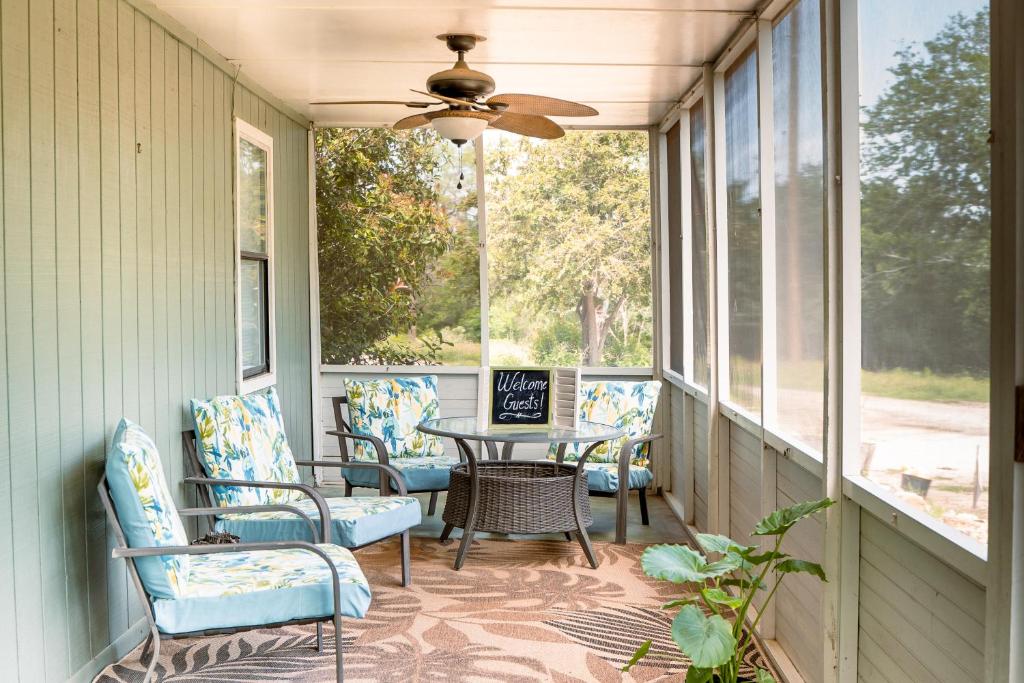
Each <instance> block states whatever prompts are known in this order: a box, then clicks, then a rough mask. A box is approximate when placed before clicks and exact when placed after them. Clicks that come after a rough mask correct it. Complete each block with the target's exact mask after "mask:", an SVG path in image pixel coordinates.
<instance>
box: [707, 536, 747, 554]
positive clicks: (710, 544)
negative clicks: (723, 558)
mask: <svg viewBox="0 0 1024 683" xmlns="http://www.w3.org/2000/svg"><path fill="white" fill-rule="evenodd" d="M697 543H698V544H700V547H701V548H703V549H704V552H706V553H722V554H723V555H725V554H726V553H727V552H729V551H730V550H736V551H742V550H745V549H747V548H750V550H756V548H754V547H753V546H745V545H740V544H739V543H737V542H736V541H734V540H732V539H731V538H729V537H728V536H722V535H721V534H697Z"/></svg>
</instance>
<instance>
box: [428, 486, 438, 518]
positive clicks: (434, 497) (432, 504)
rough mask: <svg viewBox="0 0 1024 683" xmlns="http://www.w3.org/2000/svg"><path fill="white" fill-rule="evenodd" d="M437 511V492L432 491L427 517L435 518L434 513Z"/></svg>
mask: <svg viewBox="0 0 1024 683" xmlns="http://www.w3.org/2000/svg"><path fill="white" fill-rule="evenodd" d="M436 510H437V491H431V493H430V504H429V505H427V516H428V517H433V516H434V512H435V511H436Z"/></svg>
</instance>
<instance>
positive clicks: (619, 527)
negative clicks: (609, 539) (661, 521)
mask: <svg viewBox="0 0 1024 683" xmlns="http://www.w3.org/2000/svg"><path fill="white" fill-rule="evenodd" d="M660 438H661V434H648V435H647V436H640V437H636V438H634V439H626V441H625V443H623V444H622V446H621V447H620V448H619V457H618V466H619V489H618V491H590V495H592V496H599V497H601V498H611V497H612V496H614V497H615V542H616V543H617V544H619V545H622V544H624V543H625V542H626V519H627V517H626V516H627V514H628V509H627V507H628V503H629V491H630V488H629V465H630V463H631V462H632V460H633V451H634V449H635V448H636V447H637V446H639V445H640V444H644V443H652V442H654V441H657V440H658V439H660ZM565 446H566V444H564V443H563V444H559V445H558V454H557V456H556V457H555V461H556V462H562V461H563V459H564V457H565ZM647 450H648V453H647V460H648V462H650V461H652V460H653V459H654V457H653V453H652V452H651V449H650V448H648V449H647ZM566 464H567V465H572V464H575V463H572V462H569V463H566ZM636 491H637V492H638V493H639V496H640V521H641V522H642V523H643V525H644V526H649V525H650V523H651V521H650V517H648V515H647V487H641V488H638V489H636Z"/></svg>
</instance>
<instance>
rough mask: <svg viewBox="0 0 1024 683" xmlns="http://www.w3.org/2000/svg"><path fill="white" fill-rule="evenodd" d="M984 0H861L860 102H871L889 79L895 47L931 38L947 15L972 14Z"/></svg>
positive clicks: (940, 27) (867, 103)
mask: <svg viewBox="0 0 1024 683" xmlns="http://www.w3.org/2000/svg"><path fill="white" fill-rule="evenodd" d="M987 4H988V2H987V0H860V31H859V34H860V50H861V55H860V60H861V62H860V63H861V79H860V81H861V105H862V106H870V105H872V104H874V103H875V101H876V100H877V99H878V97H879V96H880V95H881V94H882V92H883V91H884V90H885V86H886V85H888V83H889V82H890V80H891V76H890V74H889V73H888V72H887V71H886V69H888V68H889V67H890V66H892V65H893V64H894V63H895V61H896V60H895V58H894V57H893V55H894V53H895V52H896V50H898V49H899V48H901V47H902V46H904V45H906V44H908V43H916V44H920V43H922V42H924V41H926V40H930V39H931V38H933V37H934V36H935V35H936V34H937V33H938V32H939V31H940V30H942V27H943V26H944V25H945V24H946V21H947V20H948V19H949V17H950V16H952V15H953V14H955V13H957V12H963V13H964V14H967V15H971V14H975V13H977V11H978V10H980V9H981V8H983V7H985V6H987Z"/></svg>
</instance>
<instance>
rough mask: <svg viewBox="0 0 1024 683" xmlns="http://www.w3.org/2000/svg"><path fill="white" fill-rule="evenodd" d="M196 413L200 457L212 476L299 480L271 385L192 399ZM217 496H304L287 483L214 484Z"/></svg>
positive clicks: (222, 500) (230, 499)
mask: <svg viewBox="0 0 1024 683" xmlns="http://www.w3.org/2000/svg"><path fill="white" fill-rule="evenodd" d="M192 417H193V419H194V420H195V430H196V448H197V450H198V454H199V460H200V462H201V463H202V465H203V469H204V470H205V471H206V474H207V475H208V476H209V477H211V478H214V479H246V480H250V481H278V482H284V483H298V482H300V481H301V477H300V476H299V470H298V468H297V467H296V466H295V458H294V456H293V455H292V451H291V448H290V447H289V446H288V439H287V437H286V436H285V433H284V418H283V417H282V416H281V403H280V401H279V399H278V396H277V391H276V390H275V389H274V388H273V387H271V388H270V389H269V390H268V391H267V392H266V393H262V394H249V395H246V396H218V397H216V398H212V399H210V400H209V401H202V400H199V399H192ZM213 497H214V502H215V503H216V504H217V505H219V506H221V507H223V506H225V505H271V504H281V503H288V502H291V501H293V500H298V499H300V498H302V494H301V493H300V492H298V491H291V490H286V489H266V488H255V487H251V486H214V487H213Z"/></svg>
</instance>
